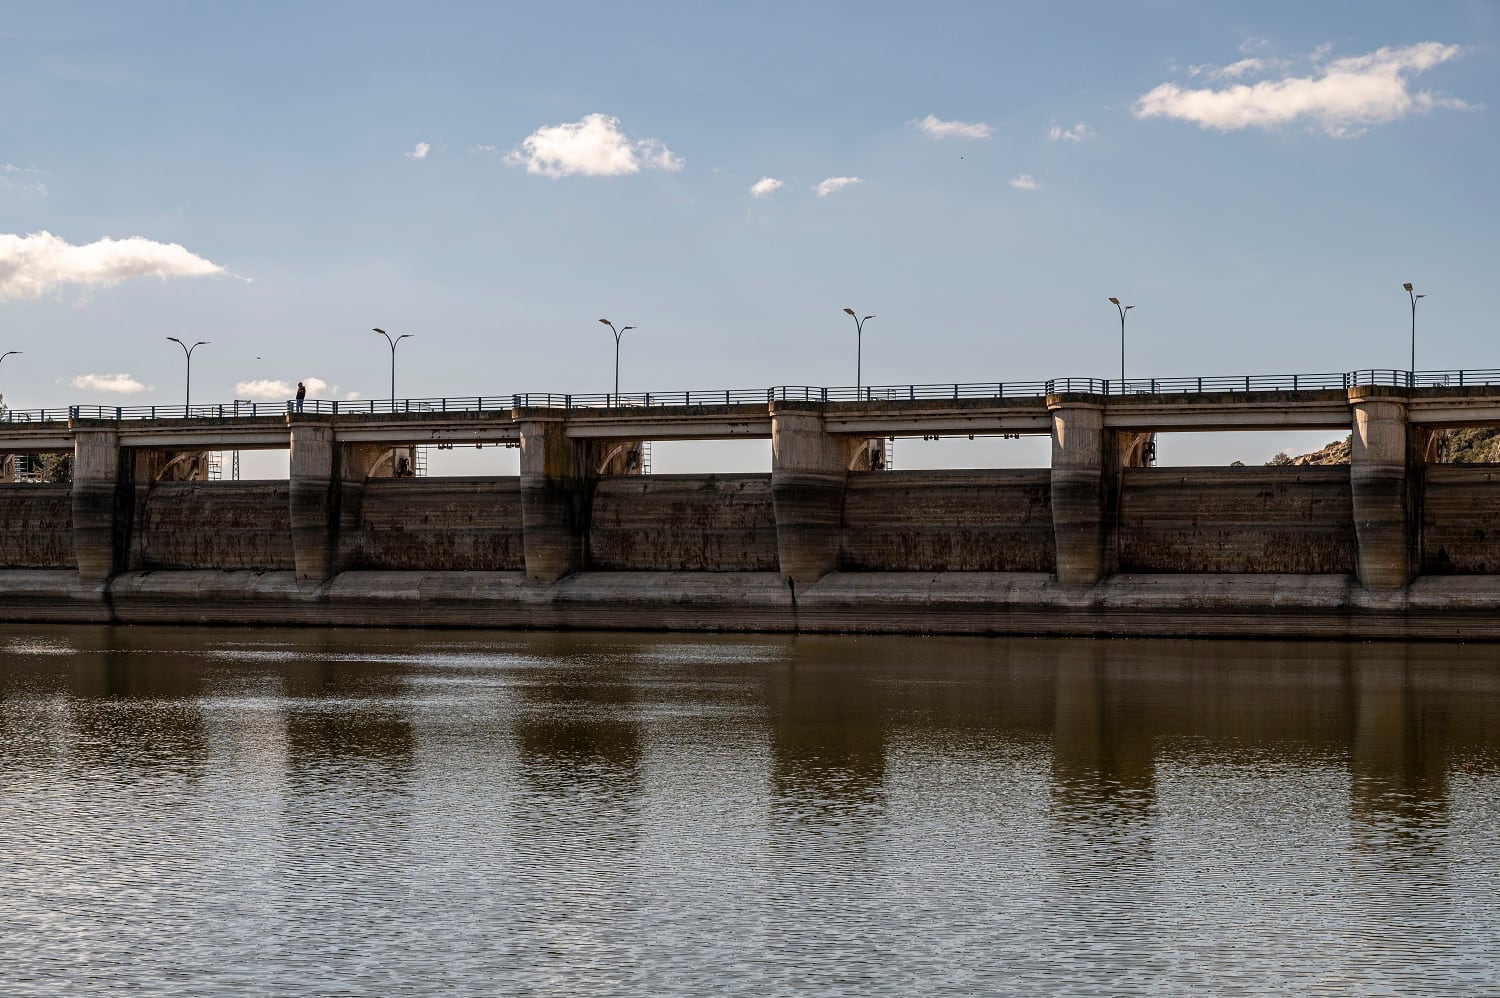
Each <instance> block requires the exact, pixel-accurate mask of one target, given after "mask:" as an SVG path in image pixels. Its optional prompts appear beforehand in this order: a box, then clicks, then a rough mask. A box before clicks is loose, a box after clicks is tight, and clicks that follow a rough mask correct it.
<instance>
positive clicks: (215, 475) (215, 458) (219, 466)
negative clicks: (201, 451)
mask: <svg viewBox="0 0 1500 998" xmlns="http://www.w3.org/2000/svg"><path fill="white" fill-rule="evenodd" d="M223 477H224V452H223V451H217V450H211V451H209V452H208V480H209V481H210V482H217V481H219V480H220V479H222V478H223Z"/></svg>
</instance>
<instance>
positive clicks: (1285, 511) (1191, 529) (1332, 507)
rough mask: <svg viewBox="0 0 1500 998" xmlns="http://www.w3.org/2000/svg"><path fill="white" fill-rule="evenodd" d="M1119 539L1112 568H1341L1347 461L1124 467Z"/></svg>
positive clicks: (1351, 558)
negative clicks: (1117, 556) (1314, 464)
mask: <svg viewBox="0 0 1500 998" xmlns="http://www.w3.org/2000/svg"><path fill="white" fill-rule="evenodd" d="M1119 549H1120V570H1121V571H1122V572H1154V573H1163V572H1165V573H1223V572H1236V573H1238V572H1244V573H1254V574H1274V573H1282V574H1289V575H1321V574H1330V573H1331V574H1350V573H1352V572H1353V571H1354V568H1355V537H1354V505H1353V495H1352V493H1351V491H1350V486H1349V469H1348V467H1347V466H1343V467H1339V466H1333V467H1323V468H1315V467H1301V468H1294V467H1287V466H1280V467H1274V466H1273V467H1259V468H1129V469H1126V470H1125V471H1124V473H1123V475H1122V483H1121V489H1120V514H1119Z"/></svg>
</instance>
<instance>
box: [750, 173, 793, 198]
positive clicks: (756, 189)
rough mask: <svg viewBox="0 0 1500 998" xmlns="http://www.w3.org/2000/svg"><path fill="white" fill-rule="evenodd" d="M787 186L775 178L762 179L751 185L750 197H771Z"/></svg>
mask: <svg viewBox="0 0 1500 998" xmlns="http://www.w3.org/2000/svg"><path fill="white" fill-rule="evenodd" d="M783 186H785V185H784V184H782V182H781V181H779V180H777V179H776V178H775V177H761V178H760V179H759V180H757V181H756V182H755V183H753V184H751V185H750V196H751V197H753V198H763V197H769V196H770V195H772V194H774V193H776V192H777V191H779V190H781V188H782V187H783Z"/></svg>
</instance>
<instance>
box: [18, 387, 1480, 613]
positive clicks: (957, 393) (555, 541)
mask: <svg viewBox="0 0 1500 998" xmlns="http://www.w3.org/2000/svg"><path fill="white" fill-rule="evenodd" d="M1122 389H1123V390H1122ZM1467 426H1500V372H1492V371H1453V372H1418V373H1416V374H1412V373H1408V372H1401V371H1368V372H1353V373H1348V374H1332V375H1326V374H1325V375H1288V376H1278V377H1243V378H1241V377H1230V378H1184V379H1171V380H1162V379H1156V380H1142V381H1130V382H1127V383H1125V384H1124V385H1123V386H1122V385H1120V384H1118V383H1110V382H1105V381H1097V380H1091V379H1056V380H1053V381H1048V382H1030V383H1007V384H1000V383H995V384H985V385H973V384H967V385H966V384H953V385H926V386H894V387H891V386H886V387H878V388H877V387H862V388H859V389H850V388H842V389H833V388H830V389H824V388H813V387H801V386H794V387H782V388H773V389H764V390H760V389H756V390H750V391H702V392H696V391H695V392H680V393H665V394H657V393H653V394H651V395H645V394H640V395H622V396H581V395H514V396H503V397H470V398H448V399H424V400H396V401H394V402H386V401H378V402H370V401H361V402H356V403H347V402H340V403H334V402H319V401H309V402H307V403H306V404H305V406H304V408H303V409H302V410H301V411H292V409H291V407H289V406H287V405H283V404H276V405H265V404H252V403H245V402H239V403H231V404H228V405H217V404H215V405H206V406H194V407H192V408H191V409H188V410H185V409H184V408H183V407H128V408H127V407H118V408H117V407H97V406H95V407H89V406H74V407H71V408H69V409H63V410H34V411H30V412H10V413H6V414H5V417H4V418H3V419H0V453H4V454H12V455H21V454H38V453H48V452H51V453H58V452H65V453H71V454H72V456H73V463H72V481H71V482H65V483H54V484H48V483H15V484H5V485H0V536H3V538H4V541H5V543H4V545H3V547H0V618H3V619H7V620H17V621H20V620H30V621H49V620H56V621H62V620H67V621H97V622H122V623H134V622H148V621H150V622H181V623H220V624H230V623H256V624H307V625H329V624H351V625H356V624H357V625H377V626H379V625H393V626H395V625H401V626H448V627H476V626H477V627H542V628H546V627H587V628H647V629H688V630H691V629H709V630H772V631H802V632H816V631H852V632H909V633H964V634H990V633H1057V634H1167V635H1171V634H1184V635H1185V634H1194V635H1203V634H1221V635H1226V636H1229V635H1238V636H1256V635H1263V634H1267V633H1275V634H1277V635H1280V636H1291V635H1300V636H1317V637H1330V638H1340V637H1358V638H1370V637H1390V638H1420V637H1431V638H1465V639H1475V638H1478V639H1500V585H1497V582H1500V580H1497V578H1496V576H1497V575H1500V480H1497V477H1500V466H1495V465H1455V464H1446V463H1443V461H1442V454H1443V447H1442V439H1443V433H1444V431H1446V430H1449V429H1453V428H1458V427H1467ZM1273 429H1274V430H1329V431H1334V432H1336V433H1339V434H1344V433H1347V434H1350V436H1351V461H1350V463H1349V464H1347V465H1340V466H1328V467H1290V466H1282V467H1249V468H1246V467H1204V468H1157V467H1153V466H1152V462H1151V454H1152V452H1153V446H1154V445H1153V436H1154V434H1156V433H1158V432H1195V431H1236V430H1240V431H1255V430H1273ZM966 434H974V435H994V434H1021V435H1025V434H1034V435H1042V434H1045V435H1047V436H1049V437H1050V438H1051V444H1052V462H1051V467H1050V468H1043V469H977V470H963V471H891V470H886V461H885V454H886V443H885V442H886V440H887V439H889V438H894V437H903V436H918V435H923V436H926V435H937V436H943V435H966ZM732 439H767V440H770V441H771V454H772V460H771V467H770V468H769V469H767V470H766V471H765V472H764V473H759V474H734V475H728V474H699V475H646V474H641V470H642V462H641V455H642V446H641V445H642V444H643V443H644V442H648V441H658V440H732ZM474 443H480V444H510V445H514V446H516V447H518V448H519V450H520V456H521V469H520V474H519V475H518V476H489V477H463V478H414V477H407V475H406V474H405V472H406V471H407V469H408V468H409V467H410V460H411V458H412V457H413V456H414V455H415V448H420V447H427V446H434V445H460V444H474ZM274 448H281V449H287V450H289V452H290V475H289V478H288V480H286V481H254V482H251V481H244V482H241V481H232V482H230V481H209V480H205V478H206V462H204V461H203V460H202V455H203V454H204V453H205V452H212V451H226V450H251V449H274Z"/></svg>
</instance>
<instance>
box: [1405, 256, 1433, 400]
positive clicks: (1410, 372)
mask: <svg viewBox="0 0 1500 998" xmlns="http://www.w3.org/2000/svg"><path fill="white" fill-rule="evenodd" d="M1401 286H1402V287H1403V288H1405V289H1406V293H1407V294H1408V295H1410V296H1411V367H1410V368H1409V369H1407V372H1406V387H1407V388H1410V387H1411V386H1412V383H1413V382H1414V381H1415V379H1416V377H1417V299H1418V298H1426V297H1427V296H1426V295H1419V294H1417V293H1416V292H1415V291H1413V290H1412V289H1411V281H1407V282H1406V283H1405V284H1403V285H1401Z"/></svg>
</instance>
